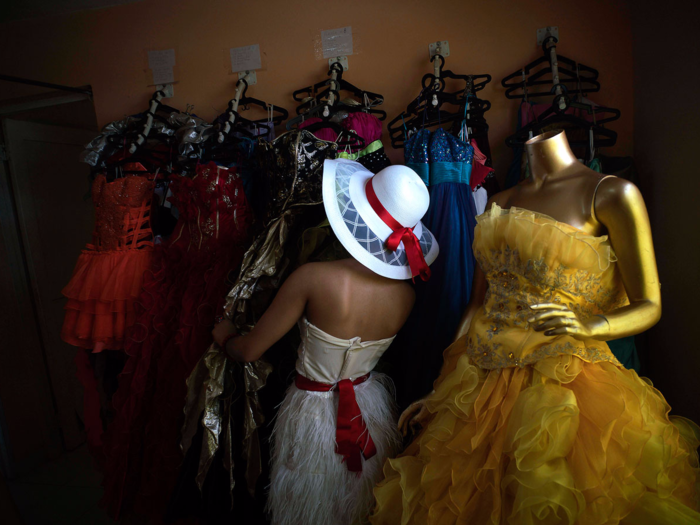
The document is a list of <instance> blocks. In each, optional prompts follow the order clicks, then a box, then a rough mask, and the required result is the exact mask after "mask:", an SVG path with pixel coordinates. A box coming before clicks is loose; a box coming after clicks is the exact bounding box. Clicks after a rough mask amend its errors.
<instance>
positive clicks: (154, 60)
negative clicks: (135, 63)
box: [148, 49, 175, 69]
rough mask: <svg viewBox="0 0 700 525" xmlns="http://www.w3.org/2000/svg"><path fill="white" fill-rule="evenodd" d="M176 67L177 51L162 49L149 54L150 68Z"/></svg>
mask: <svg viewBox="0 0 700 525" xmlns="http://www.w3.org/2000/svg"><path fill="white" fill-rule="evenodd" d="M174 66H175V50H174V49H161V50H158V51H149V52H148V67H149V68H151V69H156V68H162V67H170V68H172V67H174Z"/></svg>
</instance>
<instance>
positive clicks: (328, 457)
mask: <svg viewBox="0 0 700 525" xmlns="http://www.w3.org/2000/svg"><path fill="white" fill-rule="evenodd" d="M388 383H389V380H388V379H387V378H386V376H384V375H383V374H375V373H372V376H371V377H370V379H369V380H367V381H365V382H364V383H361V384H359V385H357V386H356V387H355V396H356V398H357V404H358V405H359V407H360V410H361V411H362V417H363V419H364V421H365V423H366V425H367V429H368V430H369V433H370V435H371V436H372V440H373V441H374V444H375V445H376V447H377V454H376V455H375V456H373V457H371V458H370V459H368V460H365V459H364V458H363V459H362V472H361V473H355V472H350V471H349V470H348V469H347V466H346V465H345V463H343V462H342V459H343V458H342V456H340V455H339V454H336V452H335V432H336V420H337V413H338V393H337V392H333V391H331V392H307V391H305V390H299V389H298V388H297V387H296V386H295V385H294V384H292V385H291V386H290V387H289V390H288V391H287V396H286V397H285V400H284V402H283V403H282V405H281V407H280V410H279V413H278V414H277V419H276V422H275V429H274V434H273V450H272V474H271V476H270V477H271V484H270V495H269V499H268V510H269V511H270V512H271V514H272V523H273V525H308V524H311V523H314V524H319V525H320V524H326V523H327V524H333V525H350V524H353V525H355V524H360V523H367V516H368V515H369V513H370V511H371V510H372V505H373V502H374V498H373V495H372V489H373V487H374V486H375V484H376V483H377V482H378V481H379V480H380V479H381V477H382V465H383V464H384V461H385V459H386V458H388V457H393V455H394V454H395V453H396V452H397V451H398V449H399V446H400V443H401V437H400V435H399V433H398V429H397V427H396V410H395V404H394V400H393V395H392V393H391V392H390V388H389V385H388Z"/></svg>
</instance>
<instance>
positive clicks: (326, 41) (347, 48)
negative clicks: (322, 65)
mask: <svg viewBox="0 0 700 525" xmlns="http://www.w3.org/2000/svg"><path fill="white" fill-rule="evenodd" d="M321 46H322V47H323V58H333V57H337V56H341V55H352V27H351V26H347V27H341V28H339V29H329V30H328V31H321Z"/></svg>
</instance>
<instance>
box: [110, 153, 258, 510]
mask: <svg viewBox="0 0 700 525" xmlns="http://www.w3.org/2000/svg"><path fill="white" fill-rule="evenodd" d="M170 188H171V190H172V193H173V196H172V197H171V201H172V202H173V204H174V206H175V207H176V208H177V210H178V211H179V220H178V225H177V226H176V228H175V230H174V232H173V234H172V235H171V237H170V238H169V239H168V240H167V241H166V242H165V243H163V244H161V245H158V246H157V247H156V249H155V255H154V260H153V264H152V266H151V269H150V270H149V271H148V272H147V273H146V277H145V279H144V283H143V291H142V293H141V295H140V298H139V307H140V308H139V314H138V317H137V322H136V324H135V326H134V328H133V330H132V331H131V333H130V337H129V339H128V341H127V344H126V345H125V351H126V353H127V354H128V356H129V359H128V361H127V363H126V365H125V367H124V370H123V372H122V374H121V375H120V377H119V388H118V390H117V392H116V394H115V395H114V398H113V403H114V407H115V411H116V415H115V419H114V421H113V422H112V424H111V425H110V426H109V427H108V428H107V431H106V432H105V436H104V445H103V451H104V456H105V469H104V470H105V477H104V482H103V485H104V488H105V494H104V498H103V503H104V504H105V506H106V507H107V508H108V509H109V510H110V511H111V512H112V514H114V515H117V516H122V515H124V514H127V513H128V512H129V511H131V510H133V511H134V512H135V513H136V514H140V515H144V516H149V517H152V518H153V519H154V520H155V521H158V520H159V519H160V518H161V517H162V513H163V511H164V508H165V505H166V503H167V501H168V499H169V498H170V494H171V492H172V489H173V486H174V484H175V480H176V477H177V472H178V468H179V465H180V463H181V461H182V452H181V451H180V448H179V436H180V428H181V425H182V419H183V417H182V406H183V404H184V402H185V395H186V392H187V386H186V384H185V380H186V379H187V377H188V375H189V373H190V372H191V371H192V368H193V367H194V365H195V364H196V363H197V361H198V360H199V358H200V357H201V355H202V354H203V353H204V352H205V351H206V349H207V347H208V345H209V343H210V342H211V330H212V327H213V325H214V323H215V317H216V315H217V314H218V313H219V312H220V311H221V308H222V307H223V304H224V299H225V296H226V290H227V289H228V287H229V283H230V273H231V272H233V271H235V270H236V268H237V267H238V266H239V265H240V262H241V259H242V257H243V253H244V250H245V247H246V245H247V239H248V228H249V226H250V222H251V214H250V212H249V209H248V205H247V201H246V198H245V194H244V192H243V185H242V182H241V180H240V178H239V177H238V175H237V174H236V172H235V171H234V170H232V169H227V168H223V167H219V166H217V165H216V164H214V163H209V164H207V165H199V166H197V168H196V172H195V174H193V175H192V176H191V178H190V177H184V176H181V177H176V178H173V180H172V182H171V185H170Z"/></svg>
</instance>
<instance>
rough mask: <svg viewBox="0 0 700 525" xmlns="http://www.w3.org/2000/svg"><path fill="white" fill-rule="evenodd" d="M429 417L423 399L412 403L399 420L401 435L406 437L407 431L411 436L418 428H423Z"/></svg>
mask: <svg viewBox="0 0 700 525" xmlns="http://www.w3.org/2000/svg"><path fill="white" fill-rule="evenodd" d="M429 416H430V412H429V411H428V408H427V407H426V406H425V398H423V399H419V400H418V401H414V402H413V403H411V404H410V405H409V406H408V408H407V409H406V410H404V411H403V413H402V414H401V417H400V418H399V430H400V431H401V434H402V435H403V436H406V435H407V434H408V432H409V430H410V431H411V433H412V434H415V433H417V431H418V429H419V428H423V426H425V423H427V420H428V417H429Z"/></svg>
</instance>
